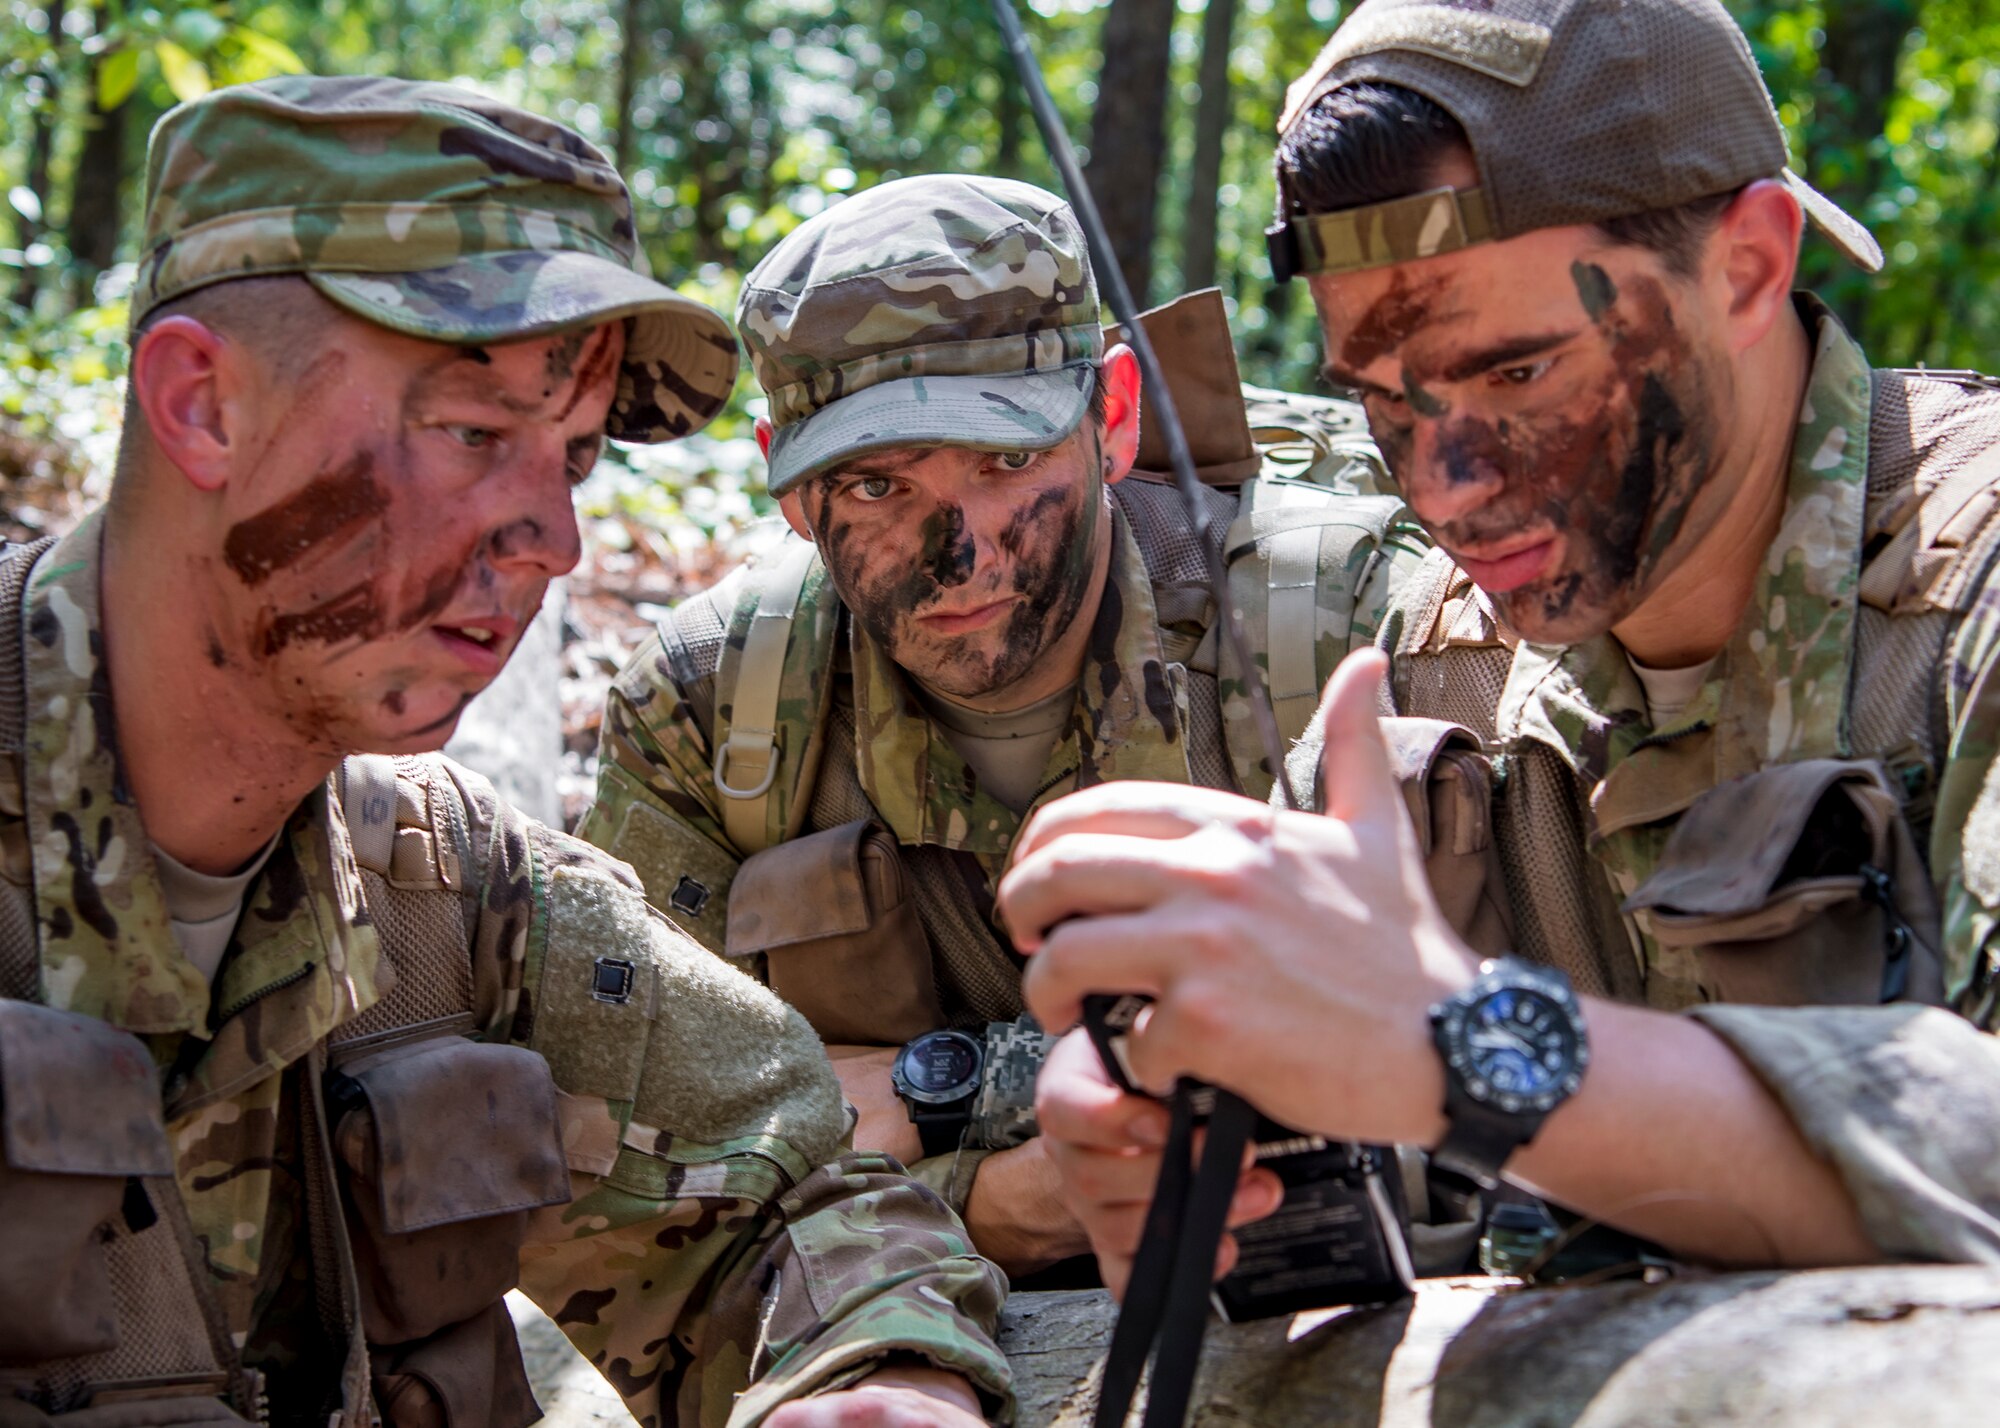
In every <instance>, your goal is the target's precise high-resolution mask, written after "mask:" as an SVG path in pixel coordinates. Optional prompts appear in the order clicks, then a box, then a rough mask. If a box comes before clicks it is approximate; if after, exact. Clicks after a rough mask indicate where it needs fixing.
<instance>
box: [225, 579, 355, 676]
mask: <svg viewBox="0 0 2000 1428" xmlns="http://www.w3.org/2000/svg"><path fill="white" fill-rule="evenodd" d="M381 628H382V612H381V610H380V609H379V608H378V607H377V605H376V603H375V592H374V591H373V590H372V589H371V588H369V587H368V586H367V585H355V586H352V587H350V588H348V589H346V590H343V591H341V592H340V594H338V595H336V596H334V597H333V598H332V599H331V600H326V601H322V602H321V603H320V604H318V605H314V606H313V607H312V608H310V609H307V610H301V611H298V612H296V613H290V614H277V613H275V612H273V611H269V610H267V611H265V612H264V614H263V615H262V616H260V617H259V619H258V621H257V635H256V649H257V653H258V654H259V655H261V656H263V657H264V658H265V659H269V658H270V657H271V656H272V655H275V654H277V653H278V652H279V651H280V650H282V649H284V648H286V647H287V646H288V645H292V644H296V643H299V642H301V641H305V642H309V643H313V644H322V645H331V644H338V643H339V642H340V641H342V640H351V639H366V638H368V637H369V636H371V635H374V634H378V633H380V631H381Z"/></svg>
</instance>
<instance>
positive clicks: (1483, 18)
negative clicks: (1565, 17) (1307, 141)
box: [1278, 5, 1554, 134]
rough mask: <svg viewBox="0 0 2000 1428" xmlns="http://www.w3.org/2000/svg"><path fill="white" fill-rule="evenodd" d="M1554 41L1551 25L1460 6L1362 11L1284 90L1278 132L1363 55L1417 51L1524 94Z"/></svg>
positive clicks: (1345, 25)
mask: <svg viewBox="0 0 2000 1428" xmlns="http://www.w3.org/2000/svg"><path fill="white" fill-rule="evenodd" d="M1553 38H1554V32H1553V31H1552V30H1551V29H1550V28H1549V27H1548V26H1547V25H1538V24H1535V23H1534V22H1533V21H1530V20H1510V19H1507V18H1506V17H1505V16H1502V15H1493V14H1488V13H1485V12H1483V11H1478V10H1462V9H1460V8H1458V7H1457V6H1455V5H1406V6H1401V7H1398V8H1395V9H1389V10H1378V11H1375V12H1373V13H1370V12H1368V11H1362V12H1361V13H1359V14H1357V15H1355V16H1354V18H1352V19H1351V20H1349V21H1348V22H1347V23H1346V24H1344V25H1342V26H1341V27H1340V28H1339V29H1337V30H1335V31H1334V32H1333V37H1332V38H1331V39H1329V40H1328V41H1327V42H1326V47H1325V48H1324V49H1322V50H1321V51H1320V52H1319V57H1318V58H1317V59H1315V60H1314V61H1313V62H1312V66H1311V67H1310V68H1309V69H1307V70H1306V72H1305V74H1304V75H1302V76H1300V78H1299V79H1298V80H1297V81H1296V82H1295V83H1293V84H1292V86H1291V87H1290V88H1289V89H1287V90H1286V91H1285V111H1284V114H1283V115H1282V116H1281V117H1280V118H1279V120H1278V132H1279V133H1280V134H1282V133H1284V132H1285V131H1286V130H1287V129H1289V128H1291V127H1292V125H1293V123H1294V122H1296V121H1297V119H1298V117H1299V115H1301V114H1303V113H1304V112H1305V111H1306V109H1307V107H1308V106H1310V105H1311V104H1313V103H1314V102H1316V101H1317V100H1318V99H1319V97H1320V92H1321V91H1320V85H1321V84H1322V83H1323V82H1324V81H1325V79H1326V76H1327V75H1328V74H1329V73H1331V72H1332V71H1333V69H1334V67H1335V66H1337V65H1340V64H1344V63H1346V62H1347V61H1348V60H1351V59H1354V58H1355V57H1356V56H1358V55H1365V54H1370V53H1373V52H1374V51H1376V50H1414V51H1416V52H1417V53H1418V54H1425V55H1430V56H1431V57H1432V58H1434V59H1441V60H1444V61H1445V62H1446V63H1448V64H1455V65H1461V66H1463V67H1464V68H1466V69H1470V70H1476V71H1478V72H1479V73H1480V74H1484V75H1490V76H1491V77H1493V78H1494V79H1498V80H1501V81H1504V82H1505V83H1507V84H1512V85H1516V86H1518V87H1520V88H1524V89H1525V88H1526V87H1527V86H1528V85H1530V84H1532V83H1534V80H1535V75H1536V74H1537V73H1538V72H1539V71H1540V70H1541V67H1542V60H1543V59H1544V58H1546V57H1547V55H1548V52H1549V43H1550V41H1551V40H1552V39H1553Z"/></svg>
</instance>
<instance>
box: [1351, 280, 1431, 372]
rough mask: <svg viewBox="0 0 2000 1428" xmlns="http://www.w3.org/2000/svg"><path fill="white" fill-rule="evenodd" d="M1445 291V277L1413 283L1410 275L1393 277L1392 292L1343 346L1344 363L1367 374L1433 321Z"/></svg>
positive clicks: (1373, 307)
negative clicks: (1438, 303) (1434, 313)
mask: <svg viewBox="0 0 2000 1428" xmlns="http://www.w3.org/2000/svg"><path fill="white" fill-rule="evenodd" d="M1444 290H1445V280H1444V279H1443V278H1426V279H1424V280H1423V281H1421V282H1416V283H1413V282H1411V281H1410V279H1409V276H1408V275H1407V274H1406V273H1402V272H1397V273H1394V274H1393V275H1391V277H1390V279H1389V289H1388V291H1387V292H1385V293H1383V294H1382V296H1380V297H1378V298H1376V299H1375V301H1374V302H1372V303H1370V304H1369V306H1368V311H1366V312H1365V313H1363V314H1362V315H1361V320H1360V321H1359V322H1357V323H1355V324H1354V330H1353V331H1352V332H1350V333H1348V334H1347V336H1346V338H1345V339H1344V340H1343V341H1342V342H1341V344H1340V360H1341V362H1342V363H1344V364H1345V365H1346V367H1347V370H1348V371H1350V372H1365V371H1367V370H1368V368H1370V367H1372V366H1374V365H1375V363H1376V362H1377V361H1379V360H1380V359H1381V358H1382V357H1384V356H1386V355H1387V354H1388V353H1391V352H1394V351H1395V350H1396V349H1397V348H1398V347H1400V346H1402V345H1403V343H1404V341H1405V340H1406V339H1408V337H1409V336H1410V334H1411V333H1413V332H1415V331H1416V330H1417V329H1418V328H1420V327H1422V326H1423V325H1424V324H1425V323H1427V322H1429V321H1431V319H1432V309H1433V307H1434V306H1435V305H1436V303H1437V300H1438V299H1439V298H1440V297H1441V296H1443V294H1444Z"/></svg>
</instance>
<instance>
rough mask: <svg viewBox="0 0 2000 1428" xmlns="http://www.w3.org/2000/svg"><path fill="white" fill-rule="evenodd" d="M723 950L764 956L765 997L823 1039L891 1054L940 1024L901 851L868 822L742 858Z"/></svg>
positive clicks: (739, 955) (940, 1012)
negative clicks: (791, 1010) (789, 1008)
mask: <svg viewBox="0 0 2000 1428" xmlns="http://www.w3.org/2000/svg"><path fill="white" fill-rule="evenodd" d="M727 947H728V952H729V955H730V956H731V957H733V958H749V957H756V956H762V957H763V958H764V961H765V979H766V980H767V981H768V982H769V983H770V986H771V990H772V991H774V992H776V993H777V994H778V995H779V996H780V997H783V998H784V999H785V1000H786V1001H787V1002H790V1003H791V1004H792V1005H793V1006H794V1007H796V1008H798V1010H799V1012H800V1014H801V1015H803V1016H804V1017H805V1019H806V1020H807V1021H809V1022H811V1023H812V1027H813V1030H814V1031H817V1032H818V1033H819V1034H820V1037H821V1039H822V1040H824V1041H829V1042H835V1043H842V1044H855V1045H874V1046H900V1045H901V1044H902V1043H903V1042H905V1041H908V1040H910V1039H911V1038H912V1037H915V1036H921V1035H922V1034H923V1033H924V1032H926V1031H934V1030H936V1029H937V1028H938V1027H940V1026H942V1025H944V1012H943V1010H942V1009H941V1008H940V1006H939V1004H938V994H937V982H936V979H935V977H934V975H933V973H932V971H931V948H930V941H929V939H928V938H926V937H925V936H924V928H923V924H922V923H921V922H920V921H919V920H918V919H917V904H916V899H915V897H914V895H913V890H912V888H911V885H910V880H909V877H908V875H907V874H906V873H905V871H904V868H903V855H902V850H901V849H900V848H898V847H897V846H896V840H895V838H894V837H893V836H891V835H890V833H889V831H888V830H887V829H885V828H884V827H882V825H881V824H879V823H877V822H876V821H875V820H873V819H870V818H858V819H856V820H855V821H854V822H852V823H843V824H841V826H840V827H838V828H829V829H827V830H826V831H825V832H823V833H813V834H809V835H808V836H806V837H804V838H795V839H793V840H792V841H791V842H789V843H780V844H779V845H778V846H777V847H775V848H767V849H765V850H764V851H763V852H761V853H759V854H757V855H756V856H755V857H751V858H746V859H745V860H744V862H743V866H742V868H741V869H739V870H738V871H737V874H736V882H735V884H734V885H733V886H732V887H731V888H730V890H729V933H728V940H727Z"/></svg>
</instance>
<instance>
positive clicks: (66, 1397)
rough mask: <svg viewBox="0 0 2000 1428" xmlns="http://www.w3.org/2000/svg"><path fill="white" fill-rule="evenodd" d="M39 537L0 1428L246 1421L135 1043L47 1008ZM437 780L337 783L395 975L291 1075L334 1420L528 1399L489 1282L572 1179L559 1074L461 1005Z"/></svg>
mask: <svg viewBox="0 0 2000 1428" xmlns="http://www.w3.org/2000/svg"><path fill="white" fill-rule="evenodd" d="M49 544H50V542H47V541H43V542H38V543H36V544H34V545H30V546H25V547H18V546H17V547H11V548H0V1292H4V1296H5V1300H6V1304H7V1308H6V1311H5V1313H4V1314H0V1423H4V1424H17V1423H18V1424H29V1423H44V1422H53V1423H59V1424H65V1425H74V1428H157V1426H158V1425H195V1424H230V1423H239V1424H240V1423H244V1422H248V1421H263V1420H264V1417H265V1405H266V1392H265V1390H266V1387H267V1386H266V1385H265V1383H264V1382H263V1381H262V1376H261V1375H260V1374H258V1373H257V1372H256V1371H254V1370H251V1369H247V1368H246V1367H245V1366H244V1365H243V1364H242V1362H241V1359H240V1356H239V1355H238V1352H237V1349H236V1346H235V1343H234V1341H233V1340H232V1338H231V1335H230V1333H229V1329H228V1326H227V1325H226V1324H225V1322H224V1320H223V1316H222V1313H221V1311H220V1309H219V1308H218V1307H217V1305H216V1303H215V1301H214V1298H213V1296H212V1294H211V1292H210V1289H209V1270H208V1266H207V1259H206V1256H205V1254H204V1252H203V1250H202V1248H201V1247H200V1245H199V1244H197V1243H196V1241H195V1239H194V1236H193V1233H192V1230H191V1228H190V1225H189V1222H188V1216H187V1211H186V1208H185V1206H184V1205H183V1203H182V1199H181V1195H180V1190H179V1186H178V1182H177V1180H176V1178H175V1166H174V1159H173V1154H172V1152H171V1149H170V1147H169V1143H168V1138H167V1132H166V1125H165V1120H164V1111H163V1107H162V1097H161V1087H160V1081H159V1078H158V1075H157V1073H156V1070H155V1067H154V1064H153V1060H152V1057H151V1055H150V1054H149V1052H148V1050H147V1048H146V1046H145V1044H144V1043H143V1042H142V1041H140V1039H139V1038H138V1037H136V1036H133V1035H131V1034H130V1033H127V1032H123V1031H120V1030H118V1029H117V1028H115V1027H112V1026H110V1025H109V1024H107V1023H104V1022H101V1021H98V1020H96V1019H95V1018H92V1017H87V1016H82V1015H78V1014H75V1013H71V1012H65V1011H56V1010H53V1009H51V1008H49V1007H46V1006H43V1005H41V1004H40V999H41V994H42V991H41V986H40V957H39V952H38V941H39V938H38V933H37V927H36V912H35V898H34V888H33V875H32V864H31V862H30V861H29V858H28V847H27V837H26V826H25V822H24V806H23V802H22V788H23V777H24V754H23V742H24V739H23V735H24V730H25V724H26V711H25V682H24V676H23V669H22V664H21V659H20V652H19V649H18V648H17V647H15V646H13V645H12V644H10V643H9V642H10V641H13V640H15V639H17V638H18V637H19V632H20V631H21V606H22V598H23V592H24V590H25V587H26V581H27V577H28V574H29V571H30V569H31V568H32V567H33V566H34V565H35V563H36V562H37V560H38V559H39V557H40V556H41V554H42V552H43V551H44V550H46V549H47V547H48V545H49ZM454 778H455V775H454V774H451V773H448V772H447V771H446V767H445V765H443V763H442V762H441V761H439V760H424V759H389V758H382V757H373V756H370V757H357V758H350V759H348V760H346V761H345V763H344V764H343V765H342V768H341V770H340V773H339V775H338V776H337V793H338V796H339V798H340V801H341V803H342V806H343V808H344V810H345V813H346V821H347V825H348V829H349V833H350V836H351V838H352V840H353V845H354V855H355V860H356V862H357V864H358V865H359V867H360V869H361V879H362V884H363V901H364V903H365V906H366V909H367V913H368V916H369V918H370V919H371V920H372V922H373V923H374V925H375V926H376V928H377V931H378V933H379V936H380V940H381V948H382V958H383V961H384V962H385V963H386V964H387V967H388V975H387V976H386V977H384V978H382V984H383V985H384V986H385V987H386V990H385V991H384V993H383V996H382V998H381V1000H380V1001H378V1002H377V1003H376V1004H375V1005H374V1006H372V1007H370V1008H369V1009H368V1010H367V1011H365V1012H363V1013H362V1014H361V1015H360V1016H358V1017H356V1018H355V1019H354V1020H352V1021H350V1022H348V1023H346V1024H344V1025H342V1026H340V1027H338V1028H337V1029H336V1030H335V1031H334V1032H333V1033H332V1035H331V1036H330V1037H329V1039H328V1040H327V1041H326V1042H324V1043H322V1044H321V1045H319V1046H317V1047H315V1048H313V1050H312V1051H311V1052H310V1053H309V1054H308V1056H307V1057H306V1058H305V1059H304V1060H303V1061H302V1062H300V1063H298V1064H297V1066H296V1067H295V1068H293V1069H294V1070H295V1071H297V1072H298V1073H299V1074H298V1075H297V1076H296V1078H295V1080H296V1088H297V1094H296V1096H295V1098H294V1101H293V1104H292V1105H291V1107H290V1108H289V1109H290V1111H291V1113H292V1114H294V1115H296V1116H297V1117H298V1124H299V1127H300V1134H299V1136H298V1140H299V1143H300V1159H301V1162H302V1164H301V1171H302V1176H303V1179H304V1182H305V1189H306V1224H305V1225H304V1226H302V1227H301V1229H300V1231H299V1237H300V1241H301V1248H302V1249H303V1248H305V1247H307V1246H309V1249H310V1254H311V1258H312V1270H313V1275H312V1277H313V1287H314V1294H315V1298H316V1305H315V1308H316V1311H317V1315H318V1321H319V1322H318V1328H319V1331H320V1333H321V1334H322V1335H323V1336H324V1342H326V1343H328V1344H331V1345H334V1346H344V1348H343V1349H342V1350H341V1352H340V1354H339V1357H340V1359H341V1363H342V1367H341V1371H340V1374H339V1382H338V1383H337V1384H329V1385H327V1389H326V1397H325V1400H324V1404H323V1408H322V1409H321V1410H320V1411H317V1412H316V1413H315V1414H313V1415H312V1416H313V1418H314V1421H316V1422H318V1423H323V1424H324V1423H331V1424H334V1425H336V1428H365V1426H366V1425H369V1424H372V1423H375V1422H378V1421H379V1422H384V1423H388V1424H390V1425H392V1428H417V1425H423V1428H436V1425H440V1424H449V1423H456V1424H493V1425H497V1428H525V1425H527V1424H529V1423H532V1422H534V1421H535V1419H536V1418H538V1417H539V1416H540V1410H539V1409H538V1408H537V1406H536V1404H535V1401H534V1398H533V1395H532V1393H531V1391H530V1389H529V1384H528V1380H527V1375H526V1372H525V1370H524V1368H523V1366H522V1362H521V1355H520V1348H519V1345H518V1343H517V1342H516V1340H515V1337H514V1329H513V1323H512V1320H511V1318H510V1317H509V1315H508V1313H507V1309H506V1306H505V1304H504V1303H503V1302H502V1299H503V1296H504V1295H505V1293H506V1292H507V1290H509V1289H510V1288H512V1287H513V1285H514V1283H515V1280H516V1277H517V1265H518V1257H519V1253H520V1249H521V1246H522V1240H523V1236H524V1234H525V1231H526V1226H527V1218H528V1210H529V1208H530V1207H534V1206H539V1205H546V1204H554V1203H562V1202H565V1201H567V1200H568V1199H569V1182H568V1171H567V1167H566V1165H565V1163H564V1160H563V1155H562V1149H561V1141H560V1133H559V1129H558V1126H557V1124H556V1092H555V1084H554V1080H553V1078H552V1076H551V1075H550V1072H549V1067H548V1063H547V1062H546V1061H545V1060H544V1059H543V1058H542V1057H541V1056H540V1055H538V1054H536V1053H534V1052H532V1051H528V1050H526V1049H525V1048H521V1047H515V1046H506V1045H499V1044H487V1043H482V1042H478V1041H475V1040H472V1039H470V1034H471V1033H472V1032H474V1031H475V1030H476V1029H477V1027H478V1026H481V1025H485V1024H486V1023H487V1022H488V1021H490V1020H491V1019H492V1018H491V1017H490V1016H480V1015H476V1013H482V1012H485V1011H487V1010H488V1009H486V1008H477V1007H476V1006H475V1003H476V1001H478V1000H479V998H478V996H476V994H475V988H474V986H473V979H472V975H471V959H470V957H469V955H468V948H469V945H470V936H471V929H472V925H473V919H474V918H475V916H476V914H477V909H476V907H475V906H474V905H473V902H472V899H473V896H474V891H475V890H474V889H472V888H471V887H470V886H469V885H468V880H467V878H466V877H465V873H466V871H467V870H469V869H470V868H471V867H472V866H474V864H473V849H472V847H471V845H470V841H469V836H468V820H467V817H466V807H467V799H468V793H467V791H466V790H465V789H463V788H460V787H458V786H456V784H455V783H454V781H453V780H454ZM441 785H445V786H441ZM274 1074H279V1073H274ZM284 1074H291V1073H290V1072H287V1073H284ZM489 1106H497V1107H498V1108H500V1113H499V1119H498V1121H497V1122H496V1123H491V1124H489V1117H488V1115H487V1113H486V1112H487V1108H488V1107H489ZM467 1107H473V1108H476V1109H477V1111H478V1112H479V1114H477V1115H472V1116H468V1115H466V1114H464V1112H465V1110H466V1108H467ZM186 1113H188V1112H187V1111H186V1110H183V1112H182V1114H186ZM444 1264H450V1265H452V1266H455V1269H454V1271H453V1272H452V1273H451V1274H450V1275H448V1276H441V1275H440V1272H439V1266H441V1265H444Z"/></svg>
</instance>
